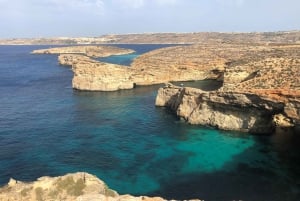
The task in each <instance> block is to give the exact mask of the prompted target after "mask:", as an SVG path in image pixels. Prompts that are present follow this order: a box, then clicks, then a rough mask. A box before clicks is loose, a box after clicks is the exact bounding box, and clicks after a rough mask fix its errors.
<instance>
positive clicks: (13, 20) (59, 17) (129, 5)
mask: <svg viewBox="0 0 300 201" xmlns="http://www.w3.org/2000/svg"><path fill="white" fill-rule="evenodd" d="M0 9H1V11H0V38H13V37H57V36H70V37H77V36H100V35H103V34H122V33H145V32H146V33H149V32H151V33H152V32H201V31H218V32H232V31H234V32H250V31H277V30H300V0H0Z"/></svg>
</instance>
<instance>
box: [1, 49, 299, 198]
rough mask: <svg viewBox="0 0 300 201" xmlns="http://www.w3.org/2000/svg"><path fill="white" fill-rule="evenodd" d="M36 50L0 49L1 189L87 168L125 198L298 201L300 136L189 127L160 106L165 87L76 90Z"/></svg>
mask: <svg viewBox="0 0 300 201" xmlns="http://www.w3.org/2000/svg"><path fill="white" fill-rule="evenodd" d="M129 47H131V48H137V49H143V47H142V46H135V45H132V46H130V45H129ZM36 48H37V47H33V46H0V94H1V96H0V105H1V109H0V183H1V184H5V183H6V182H7V181H8V179H9V178H10V177H14V178H16V179H18V180H26V181H31V180H34V179H36V178H37V177H40V176H43V175H50V176H57V175H62V174H65V173H67V172H76V171H87V172H89V173H92V174H95V175H97V176H98V177H100V178H101V179H103V180H104V181H105V182H106V183H107V184H108V185H109V186H110V187H111V188H113V189H115V190H117V191H118V192H120V193H130V194H135V195H141V194H146V195H159V196H164V197H166V198H169V199H171V198H174V199H184V198H186V199H188V198H201V199H205V200H233V199H235V200H237V199H242V200H282V199H283V200H298V198H299V196H300V193H299V189H300V160H299V159H300V153H299V152H300V150H299V145H300V138H299V135H297V134H296V132H293V131H280V132H279V131H278V132H277V133H276V134H275V135H272V136H252V135H248V134H242V133H235V132H225V131H218V130H215V129H211V128H204V127H201V126H191V125H187V124H186V123H185V122H182V121H181V120H179V119H178V118H177V117H176V116H175V115H174V114H173V113H172V112H170V111H169V110H168V109H165V108H157V107H155V106H154V100H155V96H156V91H157V89H158V87H159V85H156V86H150V87H137V88H135V89H133V90H124V91H118V92H80V91H76V90H72V88H71V79H72V72H71V70H70V69H69V68H66V67H61V66H59V65H58V64H57V58H56V56H55V55H30V54H29V52H30V51H31V50H33V49H36ZM147 48H150V49H151V47H147ZM152 48H155V47H152ZM137 52H139V51H137ZM125 57H126V56H125ZM207 83H208V82H197V83H191V84H192V85H194V84H196V85H197V86H200V87H201V86H203V87H205V88H206V89H207Z"/></svg>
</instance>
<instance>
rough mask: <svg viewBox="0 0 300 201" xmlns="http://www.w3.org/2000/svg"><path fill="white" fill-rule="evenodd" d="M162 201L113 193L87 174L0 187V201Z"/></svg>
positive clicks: (47, 178) (15, 183) (13, 182)
mask: <svg viewBox="0 0 300 201" xmlns="http://www.w3.org/2000/svg"><path fill="white" fill-rule="evenodd" d="M20 200H28V201H29V200H30V201H41V200H44V201H50V200H64V201H76V200H77V201H92V200H93V201H102V200H108V201H117V200H118V201H119V200H122V201H142V200H143V201H163V200H164V199H163V198H160V197H153V198H151V197H146V196H141V197H134V196H131V195H119V194H118V193H117V192H116V191H114V190H112V189H110V188H108V186H107V185H106V184H105V183H104V182H103V181H101V180H100V179H98V178H97V177H96V176H93V175H91V174H88V173H84V172H80V173H74V174H67V175H64V176H60V177H41V178H39V179H38V180H37V181H35V182H31V183H24V182H21V181H16V180H14V179H10V181H9V183H8V184H7V185H6V186H4V187H2V188H0V201H20Z"/></svg>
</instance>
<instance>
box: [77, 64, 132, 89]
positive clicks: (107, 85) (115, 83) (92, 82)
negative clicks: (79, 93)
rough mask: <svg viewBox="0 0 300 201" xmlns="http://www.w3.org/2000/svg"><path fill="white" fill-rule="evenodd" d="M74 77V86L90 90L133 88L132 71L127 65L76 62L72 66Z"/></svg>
mask: <svg viewBox="0 0 300 201" xmlns="http://www.w3.org/2000/svg"><path fill="white" fill-rule="evenodd" d="M72 69H73V72H74V77H73V80H72V85H73V88H75V89H79V90H89V91H116V90H119V89H132V88H133V87H134V82H133V81H132V80H131V75H132V74H131V71H130V70H129V69H128V67H127V66H121V65H115V64H108V63H101V62H91V61H88V62H84V61H80V62H78V63H74V64H73V66H72Z"/></svg>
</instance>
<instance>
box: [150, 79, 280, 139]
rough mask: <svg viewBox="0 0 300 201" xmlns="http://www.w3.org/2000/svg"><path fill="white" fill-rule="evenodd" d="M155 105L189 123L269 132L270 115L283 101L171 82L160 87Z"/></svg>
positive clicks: (271, 118) (272, 114) (254, 131)
mask: <svg viewBox="0 0 300 201" xmlns="http://www.w3.org/2000/svg"><path fill="white" fill-rule="evenodd" d="M156 105H157V106H166V107H169V108H171V109H172V110H174V111H176V114H177V115H178V116H180V117H182V118H184V119H185V120H186V121H187V122H189V123H191V124H201V125H206V126H213V127H217V128H219V129H224V130H236V131H243V132H251V133H268V132H270V130H272V128H273V125H274V124H273V116H274V115H276V114H281V113H283V111H284V103H282V102H274V101H271V100H266V99H263V98H261V97H259V96H258V95H255V94H248V93H230V92H218V91H215V92H206V91H202V90H200V89H194V88H188V87H186V88H183V87H176V86H174V85H170V84H169V85H168V86H166V87H163V88H160V89H159V91H158V95H157V97H156Z"/></svg>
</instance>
